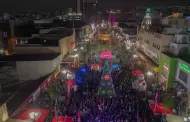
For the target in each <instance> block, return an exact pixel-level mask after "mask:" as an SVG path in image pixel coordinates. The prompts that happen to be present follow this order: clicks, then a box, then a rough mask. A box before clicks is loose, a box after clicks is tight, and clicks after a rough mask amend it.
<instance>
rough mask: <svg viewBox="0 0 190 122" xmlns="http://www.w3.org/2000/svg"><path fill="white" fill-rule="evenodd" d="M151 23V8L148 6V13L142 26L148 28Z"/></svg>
mask: <svg viewBox="0 0 190 122" xmlns="http://www.w3.org/2000/svg"><path fill="white" fill-rule="evenodd" d="M151 24H152V18H151V9H150V8H147V9H146V15H145V16H144V19H143V21H142V24H141V25H142V26H141V27H142V28H144V29H148V28H149V26H150V25H151Z"/></svg>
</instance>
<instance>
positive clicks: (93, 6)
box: [81, 0, 98, 18]
mask: <svg viewBox="0 0 190 122" xmlns="http://www.w3.org/2000/svg"><path fill="white" fill-rule="evenodd" d="M97 4H98V2H97V0H82V4H81V8H82V14H83V18H86V17H88V15H92V14H94V13H96V12H97Z"/></svg>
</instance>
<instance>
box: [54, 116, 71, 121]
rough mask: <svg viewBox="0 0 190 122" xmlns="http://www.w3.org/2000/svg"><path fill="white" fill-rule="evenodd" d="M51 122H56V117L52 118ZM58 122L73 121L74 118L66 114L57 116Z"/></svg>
mask: <svg viewBox="0 0 190 122" xmlns="http://www.w3.org/2000/svg"><path fill="white" fill-rule="evenodd" d="M52 122H56V117H54V118H53V119H52ZM58 122H74V118H73V117H66V116H58Z"/></svg>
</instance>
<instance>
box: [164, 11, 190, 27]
mask: <svg viewBox="0 0 190 122" xmlns="http://www.w3.org/2000/svg"><path fill="white" fill-rule="evenodd" d="M162 24H164V25H170V26H171V27H173V28H186V29H187V30H189V29H190V17H189V16H188V17H184V16H183V13H173V14H172V15H170V16H167V17H164V18H163V19H162Z"/></svg>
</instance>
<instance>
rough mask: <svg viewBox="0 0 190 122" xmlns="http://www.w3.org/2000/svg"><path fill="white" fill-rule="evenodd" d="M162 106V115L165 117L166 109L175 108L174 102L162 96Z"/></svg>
mask: <svg viewBox="0 0 190 122" xmlns="http://www.w3.org/2000/svg"><path fill="white" fill-rule="evenodd" d="M162 104H163V105H164V114H165V115H166V109H167V108H170V109H173V108H174V107H175V101H174V99H173V98H172V97H171V96H169V95H166V96H164V98H163V101H162Z"/></svg>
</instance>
